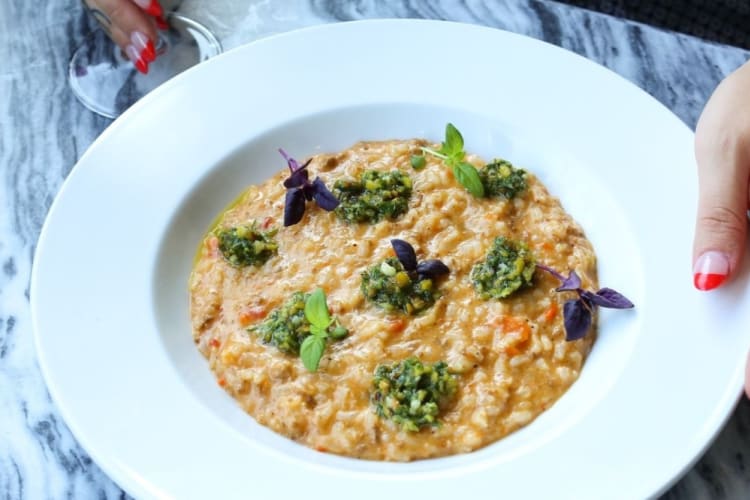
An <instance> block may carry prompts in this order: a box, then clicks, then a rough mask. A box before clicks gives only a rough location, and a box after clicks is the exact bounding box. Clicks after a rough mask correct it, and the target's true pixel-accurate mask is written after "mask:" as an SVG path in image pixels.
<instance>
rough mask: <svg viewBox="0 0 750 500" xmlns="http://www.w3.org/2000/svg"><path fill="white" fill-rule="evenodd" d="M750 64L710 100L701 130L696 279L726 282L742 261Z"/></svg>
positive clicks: (700, 284)
mask: <svg viewBox="0 0 750 500" xmlns="http://www.w3.org/2000/svg"><path fill="white" fill-rule="evenodd" d="M748 88H750V65H747V64H746V65H745V66H743V67H742V68H740V70H738V71H737V72H735V73H734V74H733V75H731V76H730V77H728V78H727V79H726V80H725V81H724V82H722V84H721V85H719V87H718V88H717V89H716V91H715V92H714V94H713V95H712V96H711V99H710V100H709V102H708V104H707V105H706V107H705V109H704V111H703V114H702V115H701V118H700V120H699V121H698V126H697V128H696V134H695V155H696V160H697V163H698V181H699V199H698V215H697V220H696V227H695V240H694V244H693V283H694V285H695V287H696V288H697V289H699V290H712V289H714V288H717V287H719V286H721V285H722V284H723V283H724V282H725V281H726V280H727V279H728V278H729V277H730V276H731V275H732V273H733V272H734V271H735V270H736V269H737V268H738V267H739V264H740V260H741V258H742V254H743V253H744V246H745V238H746V234H747V209H748V183H749V181H750V94H748V93H747V89H748Z"/></svg>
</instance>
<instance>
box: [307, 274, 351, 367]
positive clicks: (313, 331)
mask: <svg viewBox="0 0 750 500" xmlns="http://www.w3.org/2000/svg"><path fill="white" fill-rule="evenodd" d="M305 318H306V319H307V321H309V322H310V335H308V336H307V337H305V340H304V341H302V345H301V346H300V349H299V355H300V358H302V364H304V365H305V368H307V369H308V370H309V371H311V372H314V371H317V369H318V365H320V358H322V357H323V351H325V349H326V344H327V343H328V337H329V336H330V337H331V338H333V339H335V340H338V339H341V338H344V337H346V336H347V335H348V334H349V331H348V330H347V329H346V328H344V327H343V326H341V325H339V324H338V321H336V320H334V319H333V318H331V315H330V313H329V312H328V304H327V303H326V294H325V292H324V291H323V289H322V288H316V289H315V291H314V292H313V293H311V294H310V296H309V297H308V298H307V301H306V302H305ZM334 324H335V325H336V326H335V327H334V328H333V329H332V331H330V332H329V329H330V328H331V326H333V325H334Z"/></svg>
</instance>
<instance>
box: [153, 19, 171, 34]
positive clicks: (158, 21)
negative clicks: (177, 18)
mask: <svg viewBox="0 0 750 500" xmlns="http://www.w3.org/2000/svg"><path fill="white" fill-rule="evenodd" d="M156 27H157V28H159V29H160V30H162V31H166V30H168V29H169V24H167V21H166V20H165V19H164V18H163V17H157V18H156Z"/></svg>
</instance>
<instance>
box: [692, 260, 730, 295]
mask: <svg viewBox="0 0 750 500" xmlns="http://www.w3.org/2000/svg"><path fill="white" fill-rule="evenodd" d="M728 276H729V259H728V258H727V256H726V255H725V254H723V253H721V252H716V251H708V252H704V253H703V254H701V256H700V257H698V260H696V261H695V265H694V266H693V285H694V286H695V288H697V289H698V290H703V291H708V290H713V289H714V288H717V287H719V286H721V285H722V284H723V283H724V282H725V281H726V280H727V277H728Z"/></svg>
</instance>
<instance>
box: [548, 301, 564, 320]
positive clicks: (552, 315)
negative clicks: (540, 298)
mask: <svg viewBox="0 0 750 500" xmlns="http://www.w3.org/2000/svg"><path fill="white" fill-rule="evenodd" d="M559 310H560V306H558V305H557V302H553V303H552V305H550V306H549V309H547V311H546V312H545V313H544V321H546V322H547V323H549V322H551V321H552V320H554V319H555V316H557V312H558V311H559Z"/></svg>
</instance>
